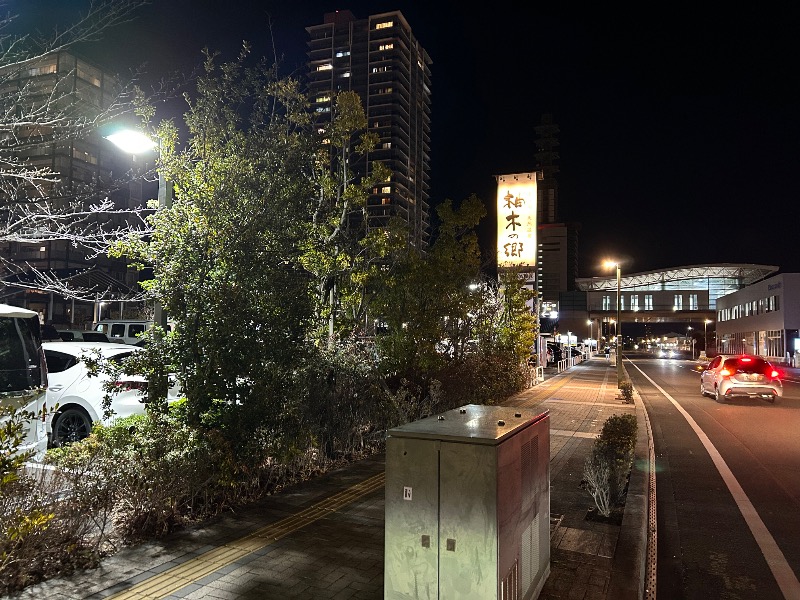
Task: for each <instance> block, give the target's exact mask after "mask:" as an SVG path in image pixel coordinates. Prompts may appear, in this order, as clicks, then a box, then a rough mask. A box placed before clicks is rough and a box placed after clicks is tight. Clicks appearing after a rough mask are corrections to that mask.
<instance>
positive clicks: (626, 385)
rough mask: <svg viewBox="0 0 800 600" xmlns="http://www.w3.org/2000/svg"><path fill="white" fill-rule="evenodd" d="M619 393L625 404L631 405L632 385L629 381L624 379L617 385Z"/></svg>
mask: <svg viewBox="0 0 800 600" xmlns="http://www.w3.org/2000/svg"><path fill="white" fill-rule="evenodd" d="M619 392H620V394H621V395H622V399H623V400H625V402H627V403H628V404H633V384H632V383H631V382H630V381H629V380H627V379H626V380H625V381H623V382H622V383H620V384H619Z"/></svg>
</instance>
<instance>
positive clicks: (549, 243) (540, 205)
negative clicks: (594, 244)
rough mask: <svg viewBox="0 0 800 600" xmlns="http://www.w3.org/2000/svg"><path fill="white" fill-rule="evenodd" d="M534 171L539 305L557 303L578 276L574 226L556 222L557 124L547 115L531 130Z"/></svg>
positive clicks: (575, 225) (557, 213) (558, 220)
mask: <svg viewBox="0 0 800 600" xmlns="http://www.w3.org/2000/svg"><path fill="white" fill-rule="evenodd" d="M535 130H536V134H537V138H536V149H537V151H536V168H537V169H538V170H540V171H541V172H542V179H541V181H539V182H538V186H537V204H536V206H537V219H536V223H537V227H538V245H539V248H538V252H537V261H536V274H537V277H536V279H537V289H538V291H539V297H540V299H541V300H542V301H543V302H547V303H550V304H554V303H558V302H559V294H560V293H562V292H569V291H572V290H574V289H575V279H576V278H577V276H578V231H579V229H580V226H579V225H578V224H576V223H564V222H561V221H560V216H559V212H558V180H557V179H556V175H557V173H558V171H559V169H558V165H557V164H556V161H557V160H558V158H559V156H558V150H557V149H558V146H559V141H558V134H559V128H558V125H557V124H556V123H555V121H554V120H553V116H552V115H549V114H545V115H542V120H541V123H540V124H539V125H537V126H536V128H535Z"/></svg>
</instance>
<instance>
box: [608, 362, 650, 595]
mask: <svg viewBox="0 0 800 600" xmlns="http://www.w3.org/2000/svg"><path fill="white" fill-rule="evenodd" d="M625 377H626V379H628V380H629V381H630V378H628V373H627V371H625ZM633 396H634V403H635V405H636V423H637V425H638V426H637V434H636V449H635V451H634V462H633V469H632V470H631V476H630V480H629V482H628V494H627V497H626V500H625V512H624V514H623V516H622V526H621V528H620V534H619V539H618V541H617V548H616V551H615V552H614V561H613V563H612V568H611V569H612V570H611V580H610V582H609V586H608V595H607V597H608V598H614V600H641V599H642V598H644V594H645V579H646V574H647V573H646V571H647V569H646V565H647V542H648V538H647V536H648V527H647V523H648V517H649V512H650V511H649V507H650V502H651V498H650V494H649V491H650V485H649V479H650V466H649V465H650V439H651V437H652V434H651V432H650V423H649V421H648V419H647V413H646V411H645V408H644V404H643V402H642V399H641V397H640V396H639V394H638V392H637V391H636V389H635V388H634V390H633Z"/></svg>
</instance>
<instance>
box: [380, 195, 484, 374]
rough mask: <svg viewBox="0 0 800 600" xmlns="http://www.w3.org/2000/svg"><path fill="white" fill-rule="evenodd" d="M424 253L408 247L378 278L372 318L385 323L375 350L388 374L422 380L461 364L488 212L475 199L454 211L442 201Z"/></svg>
mask: <svg viewBox="0 0 800 600" xmlns="http://www.w3.org/2000/svg"><path fill="white" fill-rule="evenodd" d="M437 213H438V216H439V220H440V225H439V228H438V232H437V235H436V236H435V240H434V242H433V244H432V246H431V248H430V250H429V251H428V252H425V253H423V252H421V251H420V250H419V249H417V248H414V247H412V246H407V247H406V248H405V251H404V255H403V258H402V260H400V261H399V262H398V264H397V265H396V267H395V268H394V269H393V270H385V271H383V272H382V276H383V279H382V282H381V283H382V285H381V286H380V291H379V292H378V293H377V295H376V299H375V303H374V314H375V316H376V317H377V318H379V319H380V320H381V321H383V322H385V323H386V329H387V331H386V333H385V334H383V335H380V336H377V338H376V339H377V344H378V347H379V348H380V350H381V354H382V356H383V359H384V368H385V370H386V371H387V372H389V373H398V374H401V375H403V376H405V377H408V378H411V379H416V380H420V379H425V377H426V376H429V375H430V374H431V373H432V372H434V371H435V370H436V369H437V368H439V367H440V366H441V365H442V363H443V362H446V361H447V360H449V359H452V358H456V359H458V358H460V356H461V354H462V353H463V351H464V348H465V346H466V344H467V342H468V340H469V338H470V337H471V327H470V323H471V320H472V318H473V315H474V314H475V313H476V312H477V311H478V310H479V301H480V297H479V296H478V295H476V294H475V293H474V285H475V283H476V282H477V281H478V280H479V279H480V249H479V247H478V240H477V235H476V233H475V231H474V228H475V227H476V226H477V224H478V222H479V221H480V219H481V218H482V217H483V216H484V215H485V213H486V209H485V207H484V206H483V204H482V202H481V201H480V199H479V198H478V197H477V196H474V195H473V196H471V197H469V198H467V199H466V200H465V201H464V202H462V203H461V205H460V206H459V207H458V208H454V207H453V204H452V201H450V200H446V201H445V202H443V203H442V204H441V205H440V206H439V207H437Z"/></svg>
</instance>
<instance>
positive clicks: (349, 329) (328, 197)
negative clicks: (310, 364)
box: [303, 91, 406, 347]
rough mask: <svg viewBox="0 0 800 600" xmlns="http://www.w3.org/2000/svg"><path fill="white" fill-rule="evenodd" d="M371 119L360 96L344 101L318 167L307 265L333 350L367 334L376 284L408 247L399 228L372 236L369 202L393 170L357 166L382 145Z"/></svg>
mask: <svg viewBox="0 0 800 600" xmlns="http://www.w3.org/2000/svg"><path fill="white" fill-rule="evenodd" d="M366 129H367V118H366V116H365V114H364V108H363V106H362V105H361V99H360V97H359V96H358V94H357V93H355V92H349V91H345V92H341V93H340V94H338V95H337V96H336V102H335V109H334V114H333V117H332V119H331V122H330V123H329V124H328V125H327V127H325V128H324V129H323V131H322V132H321V134H320V135H321V138H320V140H319V142H320V143H321V147H322V150H321V151H320V156H319V160H318V161H317V163H316V167H317V168H316V169H315V171H314V173H315V184H316V201H315V206H314V213H313V217H312V228H311V236H310V238H309V242H308V246H307V247H306V248H305V249H304V250H305V256H304V258H303V264H304V266H305V267H306V269H308V270H309V272H311V273H313V274H314V276H315V278H316V285H315V287H316V290H317V295H316V301H317V303H316V311H315V314H316V320H317V333H316V338H317V339H318V340H324V339H327V342H328V346H329V347H331V346H332V345H333V344H334V343H335V341H336V340H337V339H342V338H347V337H348V336H350V335H352V334H353V333H354V332H361V333H362V334H363V333H364V321H365V318H366V315H367V311H368V307H369V304H370V301H371V298H372V297H373V295H374V287H375V286H373V285H372V282H373V281H374V280H375V279H376V278H378V279H379V278H380V273H381V272H382V271H383V270H385V269H386V268H387V267H388V266H389V264H390V262H391V261H390V258H389V257H390V256H391V254H392V253H393V252H396V251H397V250H398V249H399V248H400V247H401V246H402V245H404V242H405V239H406V237H405V232H404V230H403V229H402V227H401V226H400V225H399V223H397V222H395V223H392V224H390V225H389V226H387V227H384V228H381V229H374V228H373V229H372V230H371V231H369V230H368V227H367V224H368V218H369V215H368V211H367V198H368V197H369V195H370V193H371V188H373V187H374V186H375V185H376V184H378V183H379V182H383V181H387V180H388V179H389V176H390V172H389V170H388V169H387V168H386V167H385V166H384V165H382V164H381V163H379V162H373V163H372V164H371V165H370V172H369V173H359V172H358V171H356V170H355V169H354V168H353V165H354V164H357V163H359V162H361V163H362V164H364V162H365V158H366V156H367V154H368V153H369V152H370V151H371V150H372V149H373V148H374V147H375V146H376V145H377V143H378V140H379V138H378V135H377V134H376V133H371V132H367V131H366Z"/></svg>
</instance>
